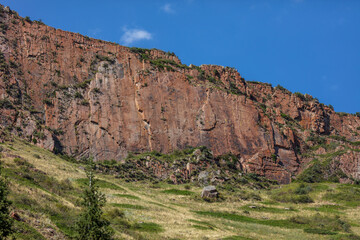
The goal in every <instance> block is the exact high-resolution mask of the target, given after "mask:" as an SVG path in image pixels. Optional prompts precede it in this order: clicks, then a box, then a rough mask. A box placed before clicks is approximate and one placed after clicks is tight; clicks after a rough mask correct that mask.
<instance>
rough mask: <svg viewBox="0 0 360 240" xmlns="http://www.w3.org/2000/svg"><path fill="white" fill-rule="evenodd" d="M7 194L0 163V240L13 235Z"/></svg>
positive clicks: (7, 190) (6, 185) (7, 189)
mask: <svg viewBox="0 0 360 240" xmlns="http://www.w3.org/2000/svg"><path fill="white" fill-rule="evenodd" d="M8 194H9V188H8V184H7V182H6V180H5V179H3V178H2V177H1V162H0V239H6V237H8V236H9V235H11V234H12V233H13V231H14V230H13V228H12V225H13V219H12V218H10V215H9V213H10V209H9V208H10V206H11V202H10V201H9V200H7V195H8Z"/></svg>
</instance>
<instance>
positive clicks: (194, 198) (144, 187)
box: [1, 140, 360, 240]
mask: <svg viewBox="0 0 360 240" xmlns="http://www.w3.org/2000/svg"><path fill="white" fill-rule="evenodd" d="M2 147H3V148H4V152H3V153H2V154H3V158H2V159H1V161H3V162H4V167H5V168H8V169H11V168H14V169H15V168H16V167H17V166H16V164H15V163H14V158H15V157H16V156H19V157H20V158H22V159H25V160H26V161H27V162H29V163H30V164H32V165H34V167H35V168H36V169H38V170H40V171H42V172H44V173H46V175H47V176H48V177H53V178H54V179H56V180H58V181H59V182H60V181H64V180H70V182H71V183H72V185H73V186H74V187H75V188H76V189H79V188H80V185H79V183H78V182H77V179H83V178H85V177H86V175H85V172H84V170H83V169H84V168H82V167H81V165H79V164H75V163H70V162H67V161H64V160H63V159H61V158H59V157H58V156H55V155H54V154H52V153H50V152H49V151H46V150H43V149H41V148H38V147H35V146H33V145H30V144H26V143H24V142H22V141H19V140H15V141H14V142H11V143H6V144H3V145H2ZM97 177H98V179H101V180H103V181H106V182H109V183H112V184H115V185H116V186H119V187H120V188H121V189H120V188H119V189H112V188H101V191H102V192H103V193H104V194H105V195H106V197H107V205H106V207H105V211H111V209H114V208H116V207H118V208H120V209H121V210H122V211H123V212H124V213H125V217H126V219H128V221H130V222H131V223H143V222H145V223H154V224H157V225H158V226H160V227H161V229H162V230H161V231H159V232H146V231H145V232H142V231H137V230H133V233H132V234H131V233H130V234H128V233H123V232H122V231H120V230H119V229H118V230H116V235H115V236H117V237H118V238H121V239H140V237H139V236H140V235H141V236H142V237H143V238H144V239H222V238H226V237H230V236H242V237H246V238H248V239H299V240H300V239H301V240H302V239H317V240H319V239H332V237H333V236H331V235H319V234H310V233H306V232H304V230H303V229H301V228H293V229H290V228H284V227H274V226H269V225H266V224H259V223H254V222H246V221H234V220H229V219H225V218H217V217H211V216H206V215H200V214H197V213H196V211H207V212H211V211H215V212H222V213H233V214H237V215H241V216H246V217H251V218H255V219H260V220H261V219H263V220H281V219H282V220H285V219H289V218H291V217H295V216H298V215H301V216H312V215H314V214H315V213H316V211H314V210H312V209H311V208H313V207H318V206H321V205H325V204H334V203H332V202H331V201H324V200H322V195H323V194H324V192H321V191H320V192H319V193H316V192H314V193H311V194H312V196H313V198H314V199H315V200H316V201H315V203H311V204H292V203H286V204H263V203H266V202H269V201H270V200H271V198H270V196H269V194H268V192H267V191H258V190H257V191H254V190H250V189H247V191H254V192H256V193H257V194H259V195H260V196H261V198H262V201H241V200H239V199H236V198H235V197H233V196H231V194H230V195H229V196H228V197H227V198H226V199H225V200H224V201H221V202H214V203H208V202H205V201H203V200H201V199H200V198H199V197H198V196H199V195H200V193H201V189H202V188H201V187H197V186H192V187H191V189H190V190H189V191H191V192H193V193H194V194H191V195H176V194H171V193H165V192H164V190H166V189H179V190H184V186H181V185H179V186H174V185H169V184H165V183H162V184H158V188H154V187H153V185H152V184H151V183H148V182H130V183H129V182H126V181H124V180H121V179H117V178H115V177H114V176H111V175H102V174H98V175H97ZM10 180H11V184H10V186H11V190H12V193H11V196H10V197H11V198H12V199H16V197H18V196H27V197H28V198H29V199H33V200H34V201H36V202H37V205H38V207H39V208H44V209H45V208H47V209H50V210H53V211H58V209H59V206H60V205H61V206H66V207H67V208H69V209H72V210H73V211H79V210H80V208H79V206H78V205H77V203H76V202H74V201H72V198H68V197H66V196H60V195H57V194H54V193H52V192H49V191H47V190H46V189H42V188H39V187H29V186H28V185H24V184H23V183H22V182H19V181H18V180H16V179H14V180H12V179H10ZM336 186H337V185H336V184H335V185H334V184H329V185H328V187H329V188H336ZM244 189H245V188H244ZM119 194H120V195H119ZM124 195H125V196H124ZM224 195H227V193H225V192H224ZM49 204H50V206H49ZM51 204H53V205H51ZM113 204H120V207H119V206H116V205H113ZM124 204H125V205H124ZM126 204H127V205H126ZM246 205H256V206H263V207H268V208H274V209H275V210H274V211H275V212H271V211H270V212H267V211H260V210H259V211H252V210H251V211H248V212H246V211H244V208H243V207H244V206H246ZM284 208H292V209H295V210H296V211H281V210H284ZM60 209H61V208H60ZM276 209H280V212H276ZM17 211H18V212H19V213H20V214H21V215H22V217H23V218H24V220H25V221H26V222H27V223H28V224H29V225H31V226H32V227H34V228H35V229H37V230H38V232H40V233H41V234H43V235H44V236H46V237H48V236H49V234H48V233H47V232H46V231H48V230H46V229H49V228H51V229H54V231H55V232H56V234H55V235H56V236H57V237H59V236H64V235H63V234H62V233H61V232H60V229H59V227H57V226H56V224H55V223H54V221H53V220H52V218H51V217H49V214H47V213H42V212H39V213H37V214H35V215H33V214H31V211H30V210H26V209H23V210H19V209H18V210H17ZM326 214H329V215H331V216H333V215H336V214H333V213H326ZM341 217H342V218H344V219H346V220H347V221H348V222H350V223H353V226H352V227H351V230H352V231H353V232H354V233H355V234H358V235H359V234H360V226H359V225H356V223H359V220H360V211H359V208H348V209H345V210H342V211H341ZM35 220H36V221H35ZM208 226H211V227H208ZM54 239H56V238H54ZM234 239H235V238H234ZM238 239H241V238H238Z"/></svg>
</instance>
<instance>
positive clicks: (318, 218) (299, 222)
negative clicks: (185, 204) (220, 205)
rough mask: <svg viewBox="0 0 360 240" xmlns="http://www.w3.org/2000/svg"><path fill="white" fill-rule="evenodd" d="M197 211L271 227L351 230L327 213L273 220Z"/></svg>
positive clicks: (345, 223) (335, 230)
mask: <svg viewBox="0 0 360 240" xmlns="http://www.w3.org/2000/svg"><path fill="white" fill-rule="evenodd" d="M195 213H197V214H199V215H202V216H209V217H215V218H222V219H226V220H230V221H236V222H246V223H254V224H261V225H266V226H271V227H280V228H287V229H309V228H313V229H315V228H316V229H319V231H320V230H324V231H333V232H350V231H351V230H350V225H349V224H348V223H347V222H345V221H343V220H341V219H340V218H339V217H338V216H335V217H329V216H326V215H320V214H315V215H313V216H309V217H303V216H295V217H291V218H289V219H282V220H272V219H266V220H264V219H256V218H251V217H247V216H243V215H238V214H234V213H226V212H211V211H195Z"/></svg>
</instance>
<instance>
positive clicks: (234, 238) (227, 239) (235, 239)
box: [222, 236, 253, 240]
mask: <svg viewBox="0 0 360 240" xmlns="http://www.w3.org/2000/svg"><path fill="white" fill-rule="evenodd" d="M222 240H253V238H248V237H243V236H229V237H225V238H222Z"/></svg>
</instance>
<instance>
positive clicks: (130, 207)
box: [110, 203, 147, 210]
mask: <svg viewBox="0 0 360 240" xmlns="http://www.w3.org/2000/svg"><path fill="white" fill-rule="evenodd" d="M110 205H111V206H114V207H119V208H128V209H136V210H146V209H147V208H146V207H144V206H141V205H134V204H127V203H110Z"/></svg>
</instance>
